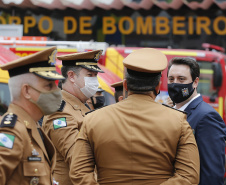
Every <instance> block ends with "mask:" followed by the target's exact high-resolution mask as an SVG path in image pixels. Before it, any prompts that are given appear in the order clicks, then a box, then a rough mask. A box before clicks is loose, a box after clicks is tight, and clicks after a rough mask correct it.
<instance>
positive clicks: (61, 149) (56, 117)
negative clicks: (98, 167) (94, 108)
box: [43, 90, 89, 185]
mask: <svg viewBox="0 0 226 185" xmlns="http://www.w3.org/2000/svg"><path fill="white" fill-rule="evenodd" d="M62 96H63V100H64V101H65V102H66V104H65V107H64V108H63V110H62V112H56V113H54V114H52V115H48V116H45V117H44V120H43V129H44V131H45V132H46V134H47V135H48V136H49V137H50V139H51V140H52V142H53V144H54V146H55V147H56V151H57V162H56V167H55V169H54V178H55V180H56V181H57V182H59V184H62V185H70V184H72V183H71V180H70V177H69V166H70V163H71V156H72V152H73V148H74V144H75V141H76V138H77V135H78V132H79V130H80V127H81V124H82V121H83V118H84V116H85V113H86V112H88V111H89V109H88V108H87V107H86V106H85V105H84V104H83V103H82V102H81V101H80V100H79V99H78V98H76V97H75V96H73V95H72V94H70V93H68V92H66V91H64V90H62Z"/></svg>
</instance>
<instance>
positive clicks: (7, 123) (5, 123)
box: [0, 113, 17, 128]
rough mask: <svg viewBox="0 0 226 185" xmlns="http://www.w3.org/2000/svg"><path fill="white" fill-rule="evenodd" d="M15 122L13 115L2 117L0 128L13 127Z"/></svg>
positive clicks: (15, 116)
mask: <svg viewBox="0 0 226 185" xmlns="http://www.w3.org/2000/svg"><path fill="white" fill-rule="evenodd" d="M16 121H17V115H16V114H13V113H9V114H7V115H5V116H4V118H3V119H2V121H1V124H0V127H12V128H13V127H14V126H15V124H16Z"/></svg>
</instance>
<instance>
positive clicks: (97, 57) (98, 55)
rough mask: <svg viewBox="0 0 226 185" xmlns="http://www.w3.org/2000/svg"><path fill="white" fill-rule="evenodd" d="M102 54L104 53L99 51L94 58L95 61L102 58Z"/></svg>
mask: <svg viewBox="0 0 226 185" xmlns="http://www.w3.org/2000/svg"><path fill="white" fill-rule="evenodd" d="M101 54H102V51H99V52H98V53H97V54H96V55H95V57H94V60H95V61H98V60H99V59H100V56H101Z"/></svg>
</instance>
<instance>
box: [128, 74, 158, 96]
mask: <svg viewBox="0 0 226 185" xmlns="http://www.w3.org/2000/svg"><path fill="white" fill-rule="evenodd" d="M160 78H161V74H159V75H157V76H151V77H136V76H133V75H130V74H129V73H128V72H126V80H127V88H128V90H129V91H132V92H134V93H136V94H145V93H149V92H150V91H154V90H155V87H156V86H157V85H158V84H159V82H160Z"/></svg>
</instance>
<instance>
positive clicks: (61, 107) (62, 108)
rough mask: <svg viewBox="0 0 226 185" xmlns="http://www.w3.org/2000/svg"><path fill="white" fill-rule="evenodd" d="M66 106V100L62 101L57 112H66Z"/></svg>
mask: <svg viewBox="0 0 226 185" xmlns="http://www.w3.org/2000/svg"><path fill="white" fill-rule="evenodd" d="M65 105H66V102H65V101H64V100H62V102H61V104H60V108H59V109H58V110H57V111H58V112H62V111H63V110H64V107H65Z"/></svg>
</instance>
